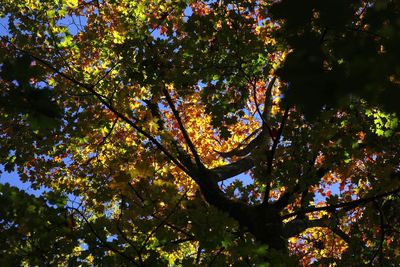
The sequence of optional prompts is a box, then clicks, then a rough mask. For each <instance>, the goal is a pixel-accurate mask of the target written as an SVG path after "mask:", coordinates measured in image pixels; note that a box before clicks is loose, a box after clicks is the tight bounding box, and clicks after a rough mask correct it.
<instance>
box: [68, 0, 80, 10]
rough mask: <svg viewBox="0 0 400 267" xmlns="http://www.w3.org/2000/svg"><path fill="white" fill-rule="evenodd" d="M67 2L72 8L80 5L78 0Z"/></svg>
mask: <svg viewBox="0 0 400 267" xmlns="http://www.w3.org/2000/svg"><path fill="white" fill-rule="evenodd" d="M65 3H66V4H67V6H69V7H70V8H77V7H78V0H67V1H66V2H65Z"/></svg>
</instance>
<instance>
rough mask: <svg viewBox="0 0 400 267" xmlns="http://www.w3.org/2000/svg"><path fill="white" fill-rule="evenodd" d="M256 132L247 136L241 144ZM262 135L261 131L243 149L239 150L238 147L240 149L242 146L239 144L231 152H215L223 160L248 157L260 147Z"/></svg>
mask: <svg viewBox="0 0 400 267" xmlns="http://www.w3.org/2000/svg"><path fill="white" fill-rule="evenodd" d="M258 130H259V129H258ZM258 130H256V131H254V132H253V133H251V134H250V135H249V136H247V137H246V138H245V139H244V140H243V142H245V141H247V140H248V139H250V138H251V137H252V136H253V135H254V134H255V133H256V132H257V131H258ZM264 135H265V133H264V132H263V131H262V132H261V133H260V134H259V135H257V136H256V137H255V138H254V139H253V140H251V141H250V142H249V143H248V144H247V145H246V146H245V147H243V148H240V147H242V144H240V145H239V146H238V147H236V148H235V149H233V150H231V151H228V152H218V151H215V152H217V153H218V154H219V155H221V156H222V157H224V158H231V157H233V156H236V157H244V156H246V155H248V154H249V153H250V152H251V151H253V150H254V149H255V148H256V147H258V146H259V145H260V143H261V142H262V140H263V139H264Z"/></svg>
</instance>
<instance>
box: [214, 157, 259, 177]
mask: <svg viewBox="0 0 400 267" xmlns="http://www.w3.org/2000/svg"><path fill="white" fill-rule="evenodd" d="M253 166H254V160H253V159H252V158H251V156H248V157H246V158H243V159H240V160H238V161H235V162H233V163H230V164H227V165H224V166H220V167H216V168H214V169H211V170H210V171H211V172H213V173H214V174H215V177H216V181H217V182H221V181H224V180H226V179H229V178H232V177H234V176H236V175H239V174H241V173H243V172H246V171H248V170H250V169H251V168H253Z"/></svg>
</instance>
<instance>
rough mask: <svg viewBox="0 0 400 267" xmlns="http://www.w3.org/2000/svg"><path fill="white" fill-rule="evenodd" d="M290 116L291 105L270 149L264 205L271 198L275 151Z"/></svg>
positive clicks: (284, 115) (286, 110)
mask: <svg viewBox="0 0 400 267" xmlns="http://www.w3.org/2000/svg"><path fill="white" fill-rule="evenodd" d="M288 117H289V107H287V108H286V109H285V113H284V114H283V117H282V120H281V124H280V126H279V129H278V133H277V135H276V137H275V139H274V143H273V144H272V148H271V150H270V151H269V155H268V162H267V172H266V177H265V183H266V188H265V192H264V199H263V203H262V204H263V205H266V204H267V203H268V200H269V192H270V191H271V181H270V178H271V174H272V164H273V162H274V157H275V152H276V148H277V147H278V144H279V142H280V139H281V136H282V133H283V128H284V127H285V122H286V120H287V118H288Z"/></svg>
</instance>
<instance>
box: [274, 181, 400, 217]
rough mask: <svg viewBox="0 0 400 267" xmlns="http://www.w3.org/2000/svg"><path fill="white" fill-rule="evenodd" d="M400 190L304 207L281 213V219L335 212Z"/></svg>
mask: <svg viewBox="0 0 400 267" xmlns="http://www.w3.org/2000/svg"><path fill="white" fill-rule="evenodd" d="M398 192H400V188H397V189H395V190H392V191H389V192H385V193H381V194H378V195H375V196H372V197H367V198H361V199H357V200H353V201H349V202H344V203H339V204H335V205H328V206H324V207H315V206H313V207H309V208H305V209H302V210H300V211H296V212H292V213H290V214H287V215H283V216H282V217H281V218H282V219H288V218H291V217H294V216H299V215H304V214H307V213H311V212H315V211H328V212H335V211H336V209H340V208H343V209H344V210H345V211H348V210H351V209H354V208H356V207H358V206H361V205H363V204H367V203H369V202H372V201H374V200H376V199H379V198H382V197H387V196H390V195H393V194H396V193H398Z"/></svg>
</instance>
